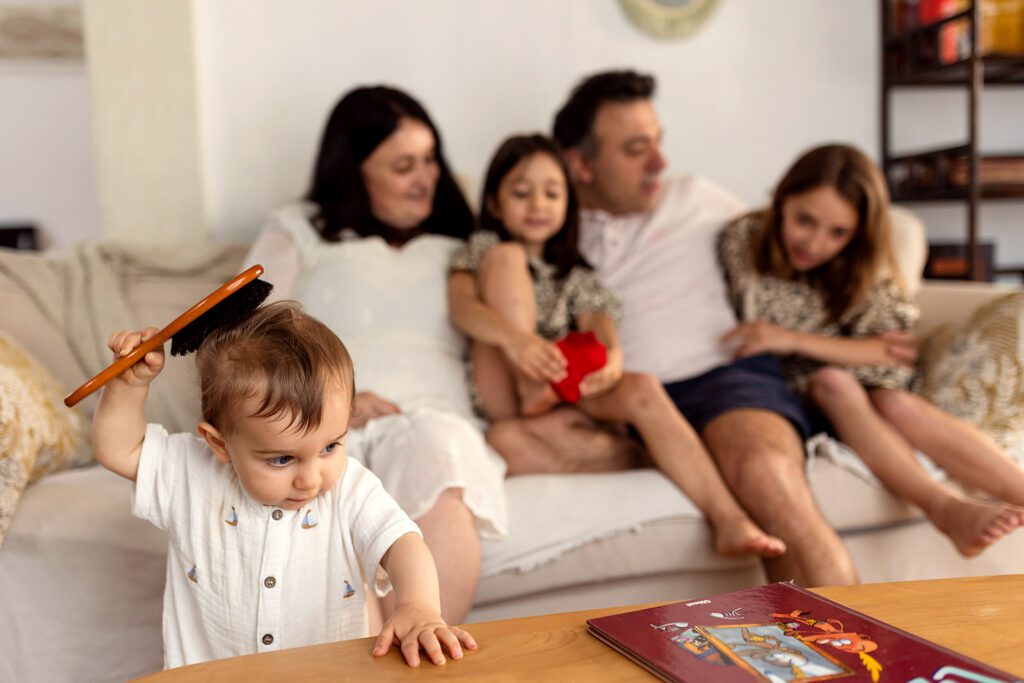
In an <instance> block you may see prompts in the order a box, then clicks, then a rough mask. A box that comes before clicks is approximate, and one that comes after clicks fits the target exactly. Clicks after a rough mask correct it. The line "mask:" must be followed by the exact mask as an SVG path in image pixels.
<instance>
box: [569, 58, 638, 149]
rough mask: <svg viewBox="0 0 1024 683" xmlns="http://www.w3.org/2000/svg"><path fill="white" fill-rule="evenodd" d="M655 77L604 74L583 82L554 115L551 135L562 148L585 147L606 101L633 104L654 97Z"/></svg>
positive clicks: (633, 72)
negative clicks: (596, 118)
mask: <svg viewBox="0 0 1024 683" xmlns="http://www.w3.org/2000/svg"><path fill="white" fill-rule="evenodd" d="M654 88H655V82H654V76H651V75H648V74H641V73H637V72H636V71H605V72H603V73H599V74H594V75H593V76H590V77H588V78H586V79H584V80H583V81H582V82H581V83H580V84H579V85H577V86H576V87H575V88H574V89H573V91H572V93H571V94H570V95H569V100H568V101H567V102H566V103H565V105H564V106H563V107H562V108H561V109H560V110H559V111H558V113H557V114H555V125H554V128H553V129H552V134H553V135H554V138H555V140H557V141H558V144H560V145H561V146H562V149H573V148H575V147H581V146H584V142H585V141H586V140H587V138H588V137H589V136H590V134H591V129H592V128H593V127H594V117H595V116H596V115H597V110H598V109H600V108H601V105H602V104H605V103H606V102H632V101H634V100H649V99H651V98H652V97H654Z"/></svg>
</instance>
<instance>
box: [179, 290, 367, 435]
mask: <svg viewBox="0 0 1024 683" xmlns="http://www.w3.org/2000/svg"><path fill="white" fill-rule="evenodd" d="M196 369H197V371H198V374H199V385H200V391H201V393H202V410H203V419H204V420H206V421H207V422H209V423H210V424H211V425H213V426H214V427H216V428H217V429H219V430H221V431H223V432H229V431H230V430H231V428H232V425H231V415H232V408H233V407H234V406H236V405H238V404H239V403H240V402H241V401H243V400H245V399H247V398H252V397H256V398H258V399H259V400H260V406H259V408H258V409H257V410H256V412H255V413H254V414H253V415H251V416H250V417H276V416H279V415H287V416H289V417H290V422H289V424H288V426H289V428H293V427H294V428H296V429H298V430H299V431H303V432H306V431H309V430H312V429H316V428H317V427H318V426H319V425H320V420H321V419H322V416H323V403H324V393H325V392H326V391H327V390H329V389H331V388H332V387H336V388H337V389H338V390H340V391H346V390H347V393H348V395H349V400H350V401H351V400H352V398H353V397H354V395H355V376H354V371H353V368H352V358H351V356H349V353H348V350H347V349H346V348H345V345H344V344H343V343H342V341H341V340H340V339H338V337H337V335H335V334H334V333H333V332H331V330H330V329H329V328H328V327H327V326H326V325H324V324H323V323H322V322H320V321H319V320H317V319H316V318H314V317H312V316H310V315H308V314H306V313H305V312H304V311H303V310H302V306H301V305H300V304H298V303H297V302H294V301H279V302H276V303H272V304H267V305H265V306H261V307H260V308H258V309H256V311H255V312H253V314H252V315H251V316H250V317H249V318H247V319H246V320H245V321H243V322H241V323H239V324H237V325H234V326H230V327H228V328H226V329H221V330H217V331H215V332H213V333H211V334H210V336H209V337H207V338H206V339H205V340H204V341H203V343H202V344H201V345H200V347H199V350H198V351H197V352H196Z"/></svg>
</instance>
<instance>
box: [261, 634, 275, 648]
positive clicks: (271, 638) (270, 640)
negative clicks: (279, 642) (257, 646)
mask: <svg viewBox="0 0 1024 683" xmlns="http://www.w3.org/2000/svg"><path fill="white" fill-rule="evenodd" d="M273 642H274V636H272V635H270V634H269V633H268V634H266V635H265V636H263V644H264V645H271V644H273Z"/></svg>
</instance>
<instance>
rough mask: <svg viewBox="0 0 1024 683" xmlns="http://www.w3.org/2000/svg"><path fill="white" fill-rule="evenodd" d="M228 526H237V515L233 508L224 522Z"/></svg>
mask: <svg viewBox="0 0 1024 683" xmlns="http://www.w3.org/2000/svg"><path fill="white" fill-rule="evenodd" d="M224 522H225V523H226V524H227V525H228V526H238V513H236V512H235V507H234V506H231V514H230V515H228V518H227V519H225V520H224Z"/></svg>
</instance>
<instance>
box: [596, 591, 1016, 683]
mask: <svg viewBox="0 0 1024 683" xmlns="http://www.w3.org/2000/svg"><path fill="white" fill-rule="evenodd" d="M587 627H588V629H589V631H590V633H592V634H593V635H595V636H596V637H597V638H599V639H600V640H601V641H603V642H604V643H606V644H608V645H610V646H611V647H613V648H614V649H615V650H617V651H619V652H620V653H622V654H623V655H625V656H626V657H629V658H630V659H632V660H633V661H634V662H636V663H637V664H639V665H640V666H642V667H644V668H646V669H647V670H648V671H650V672H651V673H653V674H655V675H656V676H658V677H659V678H662V679H663V680H666V681H682V682H684V683H704V682H705V681H707V682H709V683H719V682H722V683H726V682H733V681H735V682H736V683H750V682H751V681H767V682H769V683H789V682H790V681H794V682H796V681H798V682H799V683H811V681H842V682H843V683H847V682H848V683H854V682H856V683H860V682H862V681H863V682H871V683H886V682H889V681H891V682H893V683H1022V681H1021V680H1020V679H1019V678H1018V677H1016V676H1012V675H1010V674H1008V673H1005V672H1002V671H999V670H998V669H994V668H992V667H991V666H987V665H985V664H982V663H981V662H978V661H975V660H973V659H970V658H969V657H965V656H963V655H959V654H957V653H955V652H953V651H951V650H948V649H946V648H944V647H941V646H939V645H936V644H935V643H931V642H928V641H927V640H924V639H923V638H919V637H917V636H915V635H911V634H910V633H907V632H906V631H901V630H900V629H898V628H896V627H894V626H890V625H889V624H885V623H883V622H881V621H879V620H877V619H873V618H871V617H869V616H867V615H865V614H861V613H860V612H856V611H854V610H852V609H850V608H849V607H844V606H842V605H840V604H839V603H837V602H833V601H832V600H829V599H827V598H823V597H821V596H820V595H816V594H814V593H811V592H809V591H806V590H804V589H803V588H800V587H799V586H796V585H793V584H791V583H774V584H770V585H767V586H761V587H760V588H751V589H749V590H742V591H736V592H735V593H726V594H724V595H716V596H714V597H710V598H706V599H703V600H691V601H689V602H677V603H673V604H671V605H663V606H661V607H651V608H649V609H643V610H637V611H634V612H627V613H625V614H616V615H613V616H608V617H601V618H598V619H588V620H587Z"/></svg>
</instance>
